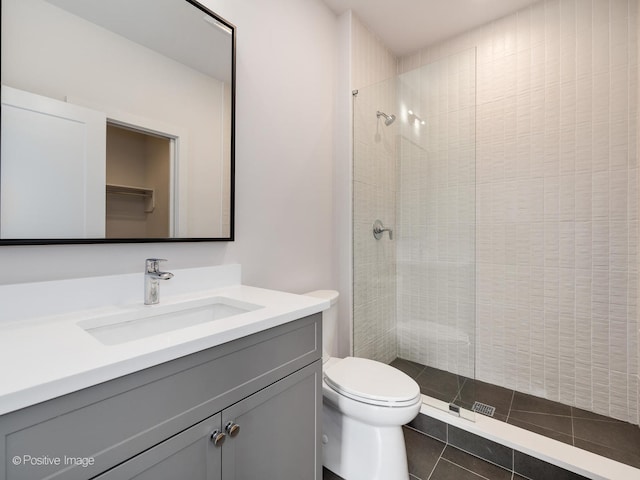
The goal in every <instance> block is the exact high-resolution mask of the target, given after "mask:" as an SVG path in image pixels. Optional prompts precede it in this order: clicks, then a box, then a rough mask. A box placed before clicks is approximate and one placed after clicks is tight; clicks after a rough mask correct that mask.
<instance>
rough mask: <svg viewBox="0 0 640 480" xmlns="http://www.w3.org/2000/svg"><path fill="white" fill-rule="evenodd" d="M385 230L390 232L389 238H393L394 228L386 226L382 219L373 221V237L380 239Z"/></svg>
mask: <svg viewBox="0 0 640 480" xmlns="http://www.w3.org/2000/svg"><path fill="white" fill-rule="evenodd" d="M384 232H389V240H393V230H391V229H390V228H385V226H384V225H383V223H382V222H381V221H380V220H376V221H375V222H373V238H375V239H376V240H380V239H381V238H382V234H383V233H384Z"/></svg>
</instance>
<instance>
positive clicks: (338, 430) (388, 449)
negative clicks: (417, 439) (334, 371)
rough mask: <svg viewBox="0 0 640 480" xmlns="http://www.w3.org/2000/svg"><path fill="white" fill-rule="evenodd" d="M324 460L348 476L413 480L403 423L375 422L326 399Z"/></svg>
mask: <svg viewBox="0 0 640 480" xmlns="http://www.w3.org/2000/svg"><path fill="white" fill-rule="evenodd" d="M322 410H323V423H322V463H323V465H324V466H325V467H327V468H328V469H329V470H331V471H332V472H333V473H335V474H336V475H339V476H341V477H342V478H344V479H345V480H390V479H393V480H409V468H408V465H407V453H406V449H405V443H404V435H403V433H402V426H400V425H394V426H374V425H369V424H365V423H362V422H361V421H359V420H356V419H354V418H351V417H349V416H346V415H342V414H341V413H340V412H338V411H337V410H336V409H335V408H334V407H333V406H332V405H331V404H330V403H329V402H327V401H326V400H325V401H324V402H323V406H322Z"/></svg>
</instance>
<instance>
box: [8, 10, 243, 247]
mask: <svg viewBox="0 0 640 480" xmlns="http://www.w3.org/2000/svg"><path fill="white" fill-rule="evenodd" d="M79 39H81V40H80V41H79ZM234 45H235V29H234V27H233V26H232V25H230V24H229V23H228V22H226V21H224V20H223V19H220V18H219V17H217V16H215V14H213V13H212V12H209V11H208V10H207V9H206V8H204V7H202V6H201V5H200V4H198V3H197V2H195V1H191V0H109V1H105V0H2V69H1V70H2V72H1V73H2V136H1V143H2V153H1V157H0V243H4V244H8V243H9V244H10V243H62V242H67V241H72V242H80V243H84V242H102V241H105V242H106V241H151V240H154V241H155V240H158V239H163V240H231V239H233V172H234V164H233V161H234V159H233V156H234V155H233V152H234V147H233V123H234V122H233V120H234V113H233V109H234V91H235V88H234V61H235V56H234Z"/></svg>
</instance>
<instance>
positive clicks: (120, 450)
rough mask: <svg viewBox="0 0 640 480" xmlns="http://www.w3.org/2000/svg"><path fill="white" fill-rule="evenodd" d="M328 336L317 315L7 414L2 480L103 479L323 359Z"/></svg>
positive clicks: (0, 427) (0, 424)
mask: <svg viewBox="0 0 640 480" xmlns="http://www.w3.org/2000/svg"><path fill="white" fill-rule="evenodd" d="M321 338H322V333H321V316H320V314H316V315H312V316H310V317H306V318H304V319H301V320H297V321H295V322H290V323H287V324H285V325H281V326H278V327H275V328H272V329H269V330H266V331H264V332H260V333H257V334H254V335H251V336H248V337H245V338H242V339H239V340H235V341H233V342H229V343H226V344H224V345H220V346H217V347H214V348H211V349H208V350H205V351H202V352H198V353H195V354H192V355H189V356H186V357H182V358H179V359H176V360H173V361H170V362H167V363H164V364H161V365H158V366H155V367H152V368H149V369H146V370H143V371H140V372H136V373H133V374H131V375H127V376H125V377H121V378H118V379H115V380H111V381H109V382H105V383H103V384H100V385H96V386H94V387H91V388H87V389H85V390H81V391H79V392H75V393H72V394H69V395H65V396H63V397H60V398H56V399H54V400H50V401H48V402H44V403H41V404H39V405H35V406H33V407H29V408H26V409H23V410H20V411H17V412H14V413H11V414H8V415H5V416H3V417H0V442H2V443H3V445H0V446H1V447H2V448H1V449H0V455H1V456H2V457H4V458H1V457H0V465H5V467H4V469H3V470H2V471H1V472H0V480H4V479H5V478H6V480H23V479H24V480H27V479H28V480H34V479H38V478H44V477H46V478H51V479H61V478H64V479H65V480H73V479H84V478H90V477H92V476H95V475H97V474H99V473H101V472H103V471H105V470H107V469H109V468H111V467H113V466H115V465H117V464H119V463H121V462H123V461H125V460H126V459H128V458H131V457H132V456H134V455H136V454H137V453H139V452H142V451H144V450H146V449H148V448H150V447H152V446H154V445H157V444H158V443H160V442H162V441H163V440H165V439H166V438H169V437H171V436H173V435H175V434H177V433H179V432H181V431H183V430H185V429H187V428H189V427H191V426H192V425H195V424H196V423H198V422H201V421H202V420H204V419H206V418H207V417H209V416H211V415H212V414H214V413H216V412H219V411H221V410H222V409H224V408H225V407H227V406H229V405H231V404H233V403H235V402H238V401H239V400H241V399H243V398H245V397H247V396H249V395H250V394H251V393H253V392H256V391H257V390H259V389H262V388H264V387H266V386H268V385H270V384H272V383H274V382H276V381H277V380H279V379H280V378H283V377H284V376H286V375H288V374H290V373H292V372H294V371H296V370H298V369H300V368H302V367H304V366H305V365H308V364H310V363H312V362H313V361H315V360H317V359H318V358H320V356H321V352H320V350H321ZM25 455H29V456H31V457H32V458H43V459H47V458H48V459H52V461H53V460H55V459H64V457H65V456H66V457H80V458H90V459H93V464H92V465H89V466H86V467H83V466H74V467H71V468H70V467H69V466H65V465H55V464H51V463H49V464H47V465H30V464H27V465H25V464H24V462H21V463H20V464H19V465H15V464H14V462H13V461H12V459H13V458H14V457H18V458H20V459H24V458H26V457H24V456H25Z"/></svg>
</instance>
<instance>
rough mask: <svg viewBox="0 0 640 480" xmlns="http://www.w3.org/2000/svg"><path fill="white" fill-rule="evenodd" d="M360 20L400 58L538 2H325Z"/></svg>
mask: <svg viewBox="0 0 640 480" xmlns="http://www.w3.org/2000/svg"><path fill="white" fill-rule="evenodd" d="M323 1H324V3H326V4H327V5H328V6H329V7H330V8H331V10H333V11H334V12H335V13H336V14H338V15H340V14H341V13H343V12H345V11H347V10H353V12H354V13H355V14H356V16H357V17H358V18H359V19H360V20H361V21H362V22H364V23H365V24H366V25H367V27H369V29H371V30H373V32H375V34H376V35H377V36H378V37H379V38H380V39H381V40H382V42H383V43H384V44H385V45H386V46H387V48H389V49H390V50H391V51H392V52H393V53H394V54H396V55H398V56H402V55H406V54H409V53H413V52H415V51H417V50H419V49H420V48H422V47H425V46H427V45H431V44H434V43H437V42H438V41H440V40H444V39H446V38H449V37H452V36H454V35H457V34H459V33H462V32H464V31H465V30H469V29H471V28H474V27H477V26H479V25H482V24H484V23H487V22H489V21H491V20H494V19H496V18H500V17H503V16H505V15H508V14H510V13H513V12H515V11H517V10H520V9H521V8H523V7H525V6H527V5H529V4H532V3H535V2H536V1H538V0H323Z"/></svg>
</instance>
